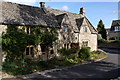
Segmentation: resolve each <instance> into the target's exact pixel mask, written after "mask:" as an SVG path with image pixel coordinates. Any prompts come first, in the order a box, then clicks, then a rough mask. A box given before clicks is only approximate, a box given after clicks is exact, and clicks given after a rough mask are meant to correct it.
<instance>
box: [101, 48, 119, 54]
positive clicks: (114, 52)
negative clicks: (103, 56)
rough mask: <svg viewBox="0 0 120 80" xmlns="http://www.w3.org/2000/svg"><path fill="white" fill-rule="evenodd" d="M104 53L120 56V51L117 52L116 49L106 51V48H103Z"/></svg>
mask: <svg viewBox="0 0 120 80" xmlns="http://www.w3.org/2000/svg"><path fill="white" fill-rule="evenodd" d="M101 49H102V50H103V51H105V52H106V53H110V54H120V50H117V49H116V50H115V49H105V48H101Z"/></svg>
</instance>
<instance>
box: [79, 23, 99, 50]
mask: <svg viewBox="0 0 120 80" xmlns="http://www.w3.org/2000/svg"><path fill="white" fill-rule="evenodd" d="M84 27H86V28H87V32H84ZM83 41H88V47H91V51H96V50H97V34H92V33H91V31H90V29H89V27H88V26H87V24H86V23H83V25H82V26H81V29H80V33H79V46H80V47H81V46H82V42H83Z"/></svg>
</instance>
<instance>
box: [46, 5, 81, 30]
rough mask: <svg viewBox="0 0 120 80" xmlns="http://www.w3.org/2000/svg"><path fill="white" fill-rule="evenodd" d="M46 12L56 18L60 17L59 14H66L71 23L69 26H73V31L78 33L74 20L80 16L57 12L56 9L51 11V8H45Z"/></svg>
mask: <svg viewBox="0 0 120 80" xmlns="http://www.w3.org/2000/svg"><path fill="white" fill-rule="evenodd" d="M47 10H48V11H49V12H50V13H53V14H55V15H56V16H58V15H61V14H64V13H65V14H67V15H68V18H69V20H70V22H71V26H73V30H74V31H75V32H79V30H78V28H77V25H76V19H78V18H81V17H82V16H81V15H80V14H76V13H70V12H66V11H62V10H57V9H52V8H49V7H48V8H47Z"/></svg>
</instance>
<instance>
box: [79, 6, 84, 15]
mask: <svg viewBox="0 0 120 80" xmlns="http://www.w3.org/2000/svg"><path fill="white" fill-rule="evenodd" d="M80 14H82V15H83V16H85V8H83V7H82V8H80Z"/></svg>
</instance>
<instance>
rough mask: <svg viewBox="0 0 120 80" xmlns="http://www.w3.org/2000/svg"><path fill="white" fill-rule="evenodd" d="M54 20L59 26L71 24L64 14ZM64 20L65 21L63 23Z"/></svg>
mask: <svg viewBox="0 0 120 80" xmlns="http://www.w3.org/2000/svg"><path fill="white" fill-rule="evenodd" d="M56 19H57V21H58V23H59V25H61V26H62V25H71V22H70V21H69V18H68V15H67V14H66V13H64V14H60V15H57V16H56ZM63 20H65V21H63Z"/></svg>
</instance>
